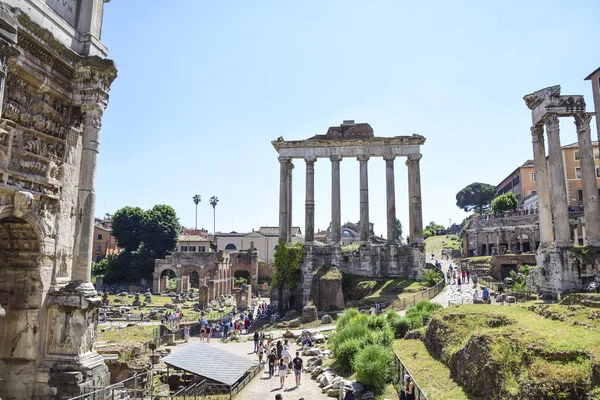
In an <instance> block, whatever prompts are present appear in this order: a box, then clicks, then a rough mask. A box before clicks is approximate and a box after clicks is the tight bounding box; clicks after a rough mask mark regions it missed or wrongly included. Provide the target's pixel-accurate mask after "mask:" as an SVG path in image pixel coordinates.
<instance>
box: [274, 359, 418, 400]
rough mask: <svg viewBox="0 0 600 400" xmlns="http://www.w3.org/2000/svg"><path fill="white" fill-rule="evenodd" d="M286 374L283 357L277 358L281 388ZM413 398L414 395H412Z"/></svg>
mask: <svg viewBox="0 0 600 400" xmlns="http://www.w3.org/2000/svg"><path fill="white" fill-rule="evenodd" d="M286 374H287V365H285V363H284V362H283V359H280V360H279V383H281V389H283V384H284V383H285V375H286ZM413 399H414V397H413Z"/></svg>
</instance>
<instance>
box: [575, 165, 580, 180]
mask: <svg viewBox="0 0 600 400" xmlns="http://www.w3.org/2000/svg"><path fill="white" fill-rule="evenodd" d="M575 179H581V168H579V167H575Z"/></svg>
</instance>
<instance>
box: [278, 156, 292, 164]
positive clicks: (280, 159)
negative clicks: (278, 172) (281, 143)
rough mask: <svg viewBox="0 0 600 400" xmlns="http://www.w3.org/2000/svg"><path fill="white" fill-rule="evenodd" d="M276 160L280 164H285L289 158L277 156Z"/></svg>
mask: <svg viewBox="0 0 600 400" xmlns="http://www.w3.org/2000/svg"><path fill="white" fill-rule="evenodd" d="M278 160H279V162H280V163H282V164H287V163H288V162H290V161H291V158H290V157H279V158H278Z"/></svg>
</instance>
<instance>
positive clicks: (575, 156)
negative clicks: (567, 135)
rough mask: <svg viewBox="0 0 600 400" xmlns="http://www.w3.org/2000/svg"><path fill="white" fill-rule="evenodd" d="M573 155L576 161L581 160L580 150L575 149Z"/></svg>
mask: <svg viewBox="0 0 600 400" xmlns="http://www.w3.org/2000/svg"><path fill="white" fill-rule="evenodd" d="M573 157H574V158H575V161H579V160H580V158H579V152H578V151H574V152H573Z"/></svg>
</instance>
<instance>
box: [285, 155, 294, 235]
mask: <svg viewBox="0 0 600 400" xmlns="http://www.w3.org/2000/svg"><path fill="white" fill-rule="evenodd" d="M292 172H294V164H292V160H290V164H289V165H288V181H287V184H288V192H287V238H286V241H287V242H288V243H291V242H292Z"/></svg>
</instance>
